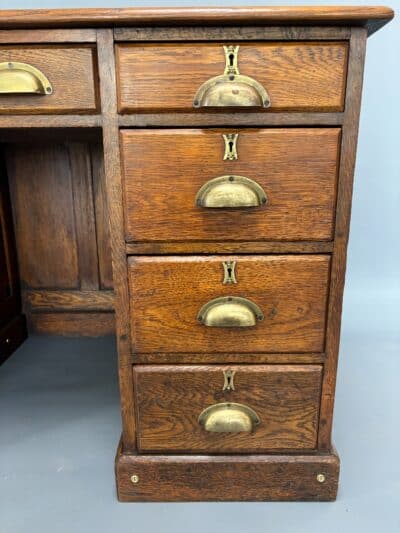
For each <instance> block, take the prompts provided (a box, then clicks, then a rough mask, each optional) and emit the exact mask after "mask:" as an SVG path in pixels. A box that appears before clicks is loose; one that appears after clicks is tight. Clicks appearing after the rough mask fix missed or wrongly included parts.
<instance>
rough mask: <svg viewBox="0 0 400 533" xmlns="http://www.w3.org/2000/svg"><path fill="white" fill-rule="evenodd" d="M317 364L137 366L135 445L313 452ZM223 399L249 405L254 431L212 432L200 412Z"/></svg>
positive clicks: (193, 449)
mask: <svg viewBox="0 0 400 533" xmlns="http://www.w3.org/2000/svg"><path fill="white" fill-rule="evenodd" d="M228 368H229V369H231V370H233V371H235V372H236V373H235V377H234V384H235V390H234V391H224V392H223V391H222V388H223V384H224V374H223V370H227V369H228ZM321 375H322V367H321V366H315V365H307V366H295V365H292V366H290V365H287V366H282V365H264V366H259V365H252V366H246V365H240V366H235V365H233V366H230V367H221V366H202V367H199V366H179V367H178V366H175V367H171V366H144V367H142V366H135V367H134V369H133V376H134V380H135V381H134V383H135V392H136V401H137V420H138V449H139V450H140V452H143V453H146V452H151V453H158V452H168V453H209V454H213V453H238V452H239V453H257V452H261V453H262V452H266V451H272V450H275V451H277V450H287V449H293V450H302V449H313V448H314V447H315V445H316V437H317V427H318V413H319V397H320V385H321ZM221 402H237V403H241V404H244V405H247V406H249V407H251V408H252V409H254V411H255V412H256V413H257V414H258V416H259V417H260V420H261V422H260V424H259V425H258V426H257V427H256V428H255V429H254V431H253V432H251V433H246V432H243V433H226V434H224V433H210V432H207V431H205V430H204V429H203V428H202V427H201V426H200V424H199V423H198V417H199V415H200V413H201V412H202V411H203V410H204V409H205V408H206V407H209V406H211V405H214V404H217V403H221Z"/></svg>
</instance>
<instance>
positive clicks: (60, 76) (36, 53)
mask: <svg viewBox="0 0 400 533" xmlns="http://www.w3.org/2000/svg"><path fill="white" fill-rule="evenodd" d="M94 51H95V47H93V46H90V45H87V46H84V45H83V46H80V47H77V46H62V45H60V46H50V45H49V46H47V45H30V46H26V47H23V46H21V47H19V46H0V62H1V63H2V62H6V61H17V62H21V63H29V64H31V65H33V66H34V67H36V68H38V69H39V70H40V71H42V72H43V73H44V74H45V75H46V76H47V78H48V79H49V81H50V83H51V84H52V86H53V93H52V94H50V95H44V96H43V95H37V94H33V95H16V96H15V95H6V94H2V95H0V114H5V113H8V114H18V113H20V114H21V113H25V114H26V113H33V114H40V113H42V114H46V113H89V112H95V111H96V109H97V100H98V99H97V88H96V85H95V79H96V82H97V70H96V67H95V62H94Z"/></svg>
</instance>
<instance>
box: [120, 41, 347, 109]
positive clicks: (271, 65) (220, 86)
mask: <svg viewBox="0 0 400 533" xmlns="http://www.w3.org/2000/svg"><path fill="white" fill-rule="evenodd" d="M347 49H348V46H347V43H345V42H323V43H320V42H307V43H303V42H291V43H286V42H285V43H281V42H275V43H265V42H263V43H244V44H240V45H235V44H234V43H213V44H204V43H201V44H199V43H190V44H119V45H117V46H116V56H117V79H118V100H119V102H118V108H119V112H120V113H132V112H138V111H144V112H168V111H185V112H188V111H191V110H194V109H199V108H201V109H209V110H213V109H214V110H215V109H216V108H230V109H232V108H238V109H242V110H243V109H244V108H245V109H247V110H251V109H254V110H258V111H259V110H261V109H264V110H265V109H270V110H271V111H326V112H335V111H341V110H342V109H343V102H344V92H345V80H346V69H347ZM216 76H218V78H217V79H214V80H213V79H212V78H215V77H216ZM207 82H208V83H207ZM199 89H200V90H199ZM265 105H267V106H268V107H265Z"/></svg>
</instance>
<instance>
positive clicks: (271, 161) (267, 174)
mask: <svg viewBox="0 0 400 533" xmlns="http://www.w3.org/2000/svg"><path fill="white" fill-rule="evenodd" d="M232 132H233V133H236V134H238V137H237V138H236V155H237V157H238V159H234V160H229V159H225V160H224V157H225V148H226V144H227V145H228V149H229V142H232V141H229V138H230V137H226V139H227V140H225V138H224V135H225V136H226V135H229V134H230V133H232ZM339 138H340V129H338V128H315V129H314V128H277V129H244V130H226V129H223V130H222V129H221V130H220V129H218V130H208V129H191V130H178V129H177V130H151V131H149V130H124V131H122V132H121V146H122V160H123V168H124V180H123V182H124V199H125V235H126V239H127V241H131V242H132V241H148V242H150V241H158V242H160V241H169V242H173V241H175V242H176V241H185V240H187V241H202V240H203V241H224V240H227V241H263V240H289V241H296V240H330V239H332V231H333V220H334V210H335V202H336V177H337V167H338V149H339ZM231 146H233V145H231ZM234 152H235V150H234V148H232V154H233V156H234ZM138 154H140V157H138ZM223 176H225V178H223V180H224V188H225V192H223V191H222V189H221V187H220V186H218V184H217V183H216V182H213V183H215V186H214V190H213V191H211V189H210V190H209V192H207V193H205V194H204V195H203V196H202V198H203V199H202V200H201V202H204V198H205V197H206V195H207V198H208V200H207V201H208V202H212V199H213V197H214V198H217V201H219V202H220V203H222V204H223V205H229V204H230V203H232V196H231V191H232V185H234V189H235V190H239V192H240V194H241V195H242V196H241V197H240V196H236V200H235V199H234V202H236V204H234V205H248V196H247V195H248V194H252V195H253V197H254V198H256V196H255V195H254V190H253V189H252V187H254V182H255V183H256V184H258V185H259V186H261V188H262V190H263V191H264V193H265V196H266V199H267V200H266V203H262V200H260V199H259V197H257V198H256V201H255V202H253V203H254V204H255V206H253V207H242V208H234V207H233V208H232V207H229V208H227V207H222V208H209V207H204V206H201V205H196V195H197V193H198V192H199V190H200V189H201V187H203V186H205V184H206V183H207V182H210V180H214V179H216V178H219V177H223ZM230 176H234V179H235V180H236V181H234V182H230V181H229V179H232V178H231V177H230ZM236 176H244V177H245V178H247V179H249V180H252V181H251V182H246V185H245V187H244V188H242V190H240V187H241V184H240V179H241V178H239V179H238V178H236ZM235 184H236V185H235ZM221 193H222V195H224V194H225V199H224V197H223V196H221ZM200 194H201V193H200ZM257 194H258V193H257ZM213 195H214V196H213ZM218 195H219V196H218ZM253 197H251V199H252V198H253ZM209 199H211V200H209Z"/></svg>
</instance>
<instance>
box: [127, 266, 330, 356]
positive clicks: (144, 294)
mask: <svg viewBox="0 0 400 533" xmlns="http://www.w3.org/2000/svg"><path fill="white" fill-rule="evenodd" d="M227 260H230V261H236V263H237V264H236V278H237V281H238V283H237V284H235V285H223V283H222V281H223V267H222V261H227ZM329 266H330V258H329V256H324V255H320V256H314V255H313V256H301V255H300V256H208V257H204V256H188V257H183V256H182V257H180V256H169V257H130V258H129V268H128V271H129V285H130V301H131V306H130V321H131V328H132V346H133V351H134V352H137V353H141V352H143V353H147V352H160V353H170V352H180V353H184V352H189V353H190V352H193V351H196V352H198V353H202V352H207V353H218V352H222V353H225V352H227V351H228V352H229V351H236V352H247V353H249V352H275V353H276V352H283V353H287V352H322V351H323V350H324V338H325V332H324V329H325V309H326V301H327V287H328V278H329ZM220 296H241V297H244V298H248V299H249V300H252V301H253V302H254V303H256V304H257V305H258V306H259V307H260V308H261V310H262V311H263V313H264V315H265V319H264V320H263V321H262V322H258V323H257V325H256V326H254V327H247V328H217V327H206V326H204V325H203V324H200V323H199V322H198V321H197V314H198V312H199V311H200V309H201V307H202V306H203V305H204V304H205V303H207V302H208V301H210V300H212V299H214V298H217V297H220Z"/></svg>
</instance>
